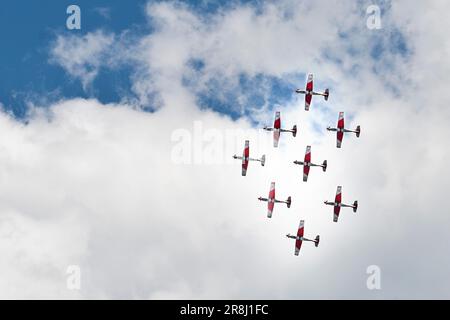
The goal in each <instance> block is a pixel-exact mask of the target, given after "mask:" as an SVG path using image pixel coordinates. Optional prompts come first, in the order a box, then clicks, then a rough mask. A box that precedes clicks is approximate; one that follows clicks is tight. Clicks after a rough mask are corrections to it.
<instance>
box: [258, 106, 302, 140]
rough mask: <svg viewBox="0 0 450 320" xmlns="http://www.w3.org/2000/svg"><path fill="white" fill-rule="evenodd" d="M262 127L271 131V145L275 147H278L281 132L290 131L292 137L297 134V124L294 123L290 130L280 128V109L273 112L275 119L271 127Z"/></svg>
mask: <svg viewBox="0 0 450 320" xmlns="http://www.w3.org/2000/svg"><path fill="white" fill-rule="evenodd" d="M263 129H264V130H267V131H273V146H274V147H275V148H276V147H278V140H279V139H280V133H281V132H292V135H293V136H294V138H295V136H296V135H297V126H296V125H294V126H293V127H292V129H291V130H288V129H282V128H281V118H280V111H276V112H275V121H274V122H273V128H269V127H267V126H265V127H264V128H263Z"/></svg>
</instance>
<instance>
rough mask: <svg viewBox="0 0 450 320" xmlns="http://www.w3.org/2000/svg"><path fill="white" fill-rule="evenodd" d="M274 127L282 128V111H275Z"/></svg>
mask: <svg viewBox="0 0 450 320" xmlns="http://www.w3.org/2000/svg"><path fill="white" fill-rule="evenodd" d="M273 128H274V129H281V117H280V111H277V112H275V121H274V122H273Z"/></svg>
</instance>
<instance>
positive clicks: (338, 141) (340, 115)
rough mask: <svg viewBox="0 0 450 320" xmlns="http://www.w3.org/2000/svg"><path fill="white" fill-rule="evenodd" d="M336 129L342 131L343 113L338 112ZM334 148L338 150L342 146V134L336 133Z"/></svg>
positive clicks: (340, 132)
mask: <svg viewBox="0 0 450 320" xmlns="http://www.w3.org/2000/svg"><path fill="white" fill-rule="evenodd" d="M337 127H338V129H344V112H339V119H338V123H337ZM336 135H337V140H336V147H338V148H340V147H341V145H342V139H343V138H344V132H342V131H340V130H338V131H337V134H336Z"/></svg>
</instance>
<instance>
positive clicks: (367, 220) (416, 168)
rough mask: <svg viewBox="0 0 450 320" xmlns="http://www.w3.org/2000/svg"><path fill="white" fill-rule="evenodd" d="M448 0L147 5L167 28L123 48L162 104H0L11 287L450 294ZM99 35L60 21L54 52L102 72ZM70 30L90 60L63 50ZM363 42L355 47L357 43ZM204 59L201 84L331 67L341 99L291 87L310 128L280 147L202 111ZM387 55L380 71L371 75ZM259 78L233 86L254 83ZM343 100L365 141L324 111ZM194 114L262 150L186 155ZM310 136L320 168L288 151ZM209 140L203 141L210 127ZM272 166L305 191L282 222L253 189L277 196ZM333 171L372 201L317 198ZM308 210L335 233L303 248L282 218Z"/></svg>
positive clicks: (0, 170)
mask: <svg viewBox="0 0 450 320" xmlns="http://www.w3.org/2000/svg"><path fill="white" fill-rule="evenodd" d="M434 5H436V6H441V7H439V8H437V10H436V11H435V12H434V14H432V13H429V14H427V15H425V16H423V8H421V5H420V4H419V5H417V6H415V7H414V6H411V5H409V2H408V5H407V4H406V3H403V2H402V3H399V4H395V5H392V7H391V8H389V10H388V13H387V14H386V15H385V16H384V18H383V19H386V20H385V21H384V22H383V29H382V30H380V31H370V30H367V29H364V28H365V25H366V24H365V17H364V12H365V10H364V9H365V8H363V7H362V8H361V7H358V6H357V5H354V4H351V5H350V4H348V3H342V2H335V3H334V4H333V3H332V4H330V2H328V1H327V2H320V1H317V2H314V3H311V4H308V5H303V4H301V3H300V4H298V3H293V2H289V1H286V2H282V3H280V4H278V3H277V5H275V4H266V5H265V6H264V7H263V8H262V10H261V12H259V13H258V14H257V12H256V10H255V9H254V8H252V7H250V6H240V5H237V6H235V7H234V8H232V9H229V10H225V11H221V10H219V11H218V13H216V14H214V15H209V16H206V17H202V16H200V15H198V14H196V13H195V12H193V11H192V10H190V9H188V8H187V7H186V6H184V5H182V4H172V3H158V4H151V5H149V6H148V7H147V13H148V15H149V16H150V21H151V23H154V25H155V26H156V30H155V32H154V33H152V34H150V35H148V36H144V37H143V38H142V39H140V41H139V42H138V44H136V45H134V46H131V47H130V48H129V52H126V53H124V55H123V56H121V58H120V59H123V57H126V59H131V60H132V61H133V63H135V65H136V73H135V75H134V77H133V85H134V89H135V91H136V93H138V95H139V96H140V97H141V101H145V98H146V97H147V95H148V94H149V93H156V94H157V95H158V97H159V99H160V103H161V108H159V109H158V110H157V111H156V112H154V113H142V112H139V111H136V110H134V109H133V108H131V107H130V106H129V105H126V104H122V105H102V104H100V103H98V102H97V101H94V100H81V99H77V100H69V101H63V102H60V103H58V104H55V105H52V106H49V114H50V116H48V114H47V113H44V112H40V111H39V110H40V109H37V110H36V112H35V113H32V117H31V119H30V122H29V124H28V125H23V124H20V123H18V122H17V121H15V120H13V119H11V118H10V117H8V116H7V115H5V114H0V128H2V129H1V130H4V134H1V135H0V177H1V178H2V179H0V181H2V183H1V184H0V194H1V201H0V212H2V215H1V219H2V221H3V222H2V223H1V224H0V225H1V227H0V236H1V237H2V239H3V241H2V252H4V255H5V257H6V258H5V259H2V262H1V264H0V268H1V270H2V272H0V283H1V284H2V285H1V286H0V288H2V289H0V295H1V296H2V297H63V298H78V297H83V298H255V299H258V298H448V290H447V286H448V284H449V277H448V274H447V270H448V268H449V265H450V260H449V259H448V257H446V256H445V252H446V244H447V243H448V241H449V237H448V235H447V234H448V232H447V229H448V227H447V226H448V223H449V222H450V221H449V218H448V214H447V211H448V210H445V205H444V206H443V203H442V199H445V193H446V191H447V190H448V188H447V186H448V181H450V180H449V178H450V177H449V171H448V170H447V168H446V159H447V158H448V157H449V153H448V148H446V145H447V141H446V138H447V136H448V134H449V129H448V128H447V123H448V120H449V119H448V118H449V112H448V108H446V105H447V102H448V100H449V99H448V93H446V92H445V85H444V84H446V83H448V81H447V80H446V77H445V74H446V72H445V70H447V69H448V67H449V66H448V63H446V62H445V61H446V59H445V58H446V55H445V52H446V51H445V50H441V51H438V50H432V49H434V48H435V47H436V46H441V47H443V48H448V47H449V45H450V43H449V41H448V40H447V39H445V38H443V35H442V34H441V29H440V28H439V27H438V26H437V25H438V24H436V23H432V21H442V20H440V19H438V18H439V17H440V14H442V13H444V12H447V10H446V9H448V8H447V7H448V4H446V3H444V2H436V3H435V4H434ZM330 8H332V10H331V9H330ZM306 13H308V14H306ZM405 16H406V17H407V18H405ZM442 24H445V22H442ZM393 30H395V32H398V30H399V32H402V33H403V34H404V35H405V38H406V41H407V43H408V46H410V49H411V52H410V53H409V56H408V57H403V56H402V55H399V54H398V53H395V50H394V51H392V50H390V48H391V46H395V43H394V44H392V43H390V42H389V41H388V40H387V39H388V38H389V35H390V34H391V33H392V32H394V31H393ZM339 32H344V33H347V34H348V35H347V38H345V39H343V38H342V37H340V36H339ZM376 32H378V34H377V33H376ZM99 35H100V36H99ZM96 36H99V37H100V38H102V37H103V36H104V35H102V33H96ZM104 37H105V39H106V40H105V41H104V42H97V41H94V40H91V41H89V40H87V39H94V34H91V35H86V36H85V37H84V38H80V39H78V38H69V40H70V41H69V42H67V41H68V40H67V39H65V38H58V39H59V40H57V42H56V43H57V45H56V46H55V48H59V49H58V50H57V51H55V50H56V49H55V50H54V51H53V53H54V54H55V53H56V54H55V59H57V60H56V61H59V63H60V64H61V65H62V66H63V67H64V68H65V69H66V70H67V71H68V72H69V73H70V74H72V75H73V76H74V77H76V78H77V77H80V78H81V79H82V81H83V82H85V83H90V82H91V81H92V80H93V78H94V77H95V74H96V73H92V72H90V71H89V70H90V69H85V65H86V64H87V65H91V66H93V69H94V70H97V71H96V72H98V68H100V67H101V66H102V58H101V57H102V54H103V52H104V50H105V48H108V47H109V44H110V41H112V40H107V39H114V37H115V36H114V35H110V36H104ZM430 39H439V40H440V41H439V43H437V42H435V41H434V40H430ZM373 41H380V42H381V43H382V45H383V46H384V47H385V49H386V50H385V51H384V53H383V54H382V55H381V57H380V58H379V59H380V60H379V61H374V59H373V58H371V55H370V48H371V43H372V42H373ZM93 42H95V43H98V44H99V45H98V46H97V45H95V46H93V47H94V49H89V50H87V51H86V49H85V47H83V46H84V45H85V44H86V43H87V44H89V43H90V44H92V43H93ZM68 43H71V44H73V45H74V47H73V48H72V45H70V48H71V50H69V51H71V52H74V53H73V54H74V55H75V54H76V56H77V58H76V59H75V62H72V61H71V60H70V59H71V58H70V57H69V56H67V55H66V54H64V52H66V50H64V49H63V48H66V46H68ZM80 46H81V47H80ZM88 47H90V46H88ZM83 48H84V49H83ZM354 49H355V50H358V51H359V52H357V53H356V54H355V53H353V54H352V50H354ZM430 51H431V52H433V54H431V55H430V54H428V55H427V54H426V53H427V52H430ZM61 52H62V53H63V54H62V55H61V54H60V53H61ZM324 52H327V53H328V54H329V56H330V55H331V57H333V58H335V59H338V60H339V61H341V62H340V63H335V62H333V59H330V58H325V57H324V56H323V54H324ZM193 58H200V59H202V60H204V61H205V69H204V71H202V74H201V75H200V76H199V78H198V81H199V87H198V88H197V89H198V90H200V89H199V88H201V87H202V86H203V85H204V84H205V83H207V82H208V81H209V79H212V78H214V77H217V76H218V75H223V76H224V77H225V78H226V79H227V80H226V81H224V84H227V81H229V82H233V81H234V79H235V77H236V76H237V75H238V74H239V73H246V74H249V75H252V74H257V73H261V74H264V75H271V76H283V77H284V76H286V77H294V78H295V79H292V81H294V80H295V81H298V79H296V73H297V72H309V71H313V72H315V74H316V76H317V80H318V86H322V85H328V84H330V83H331V84H332V88H333V89H332V93H331V97H330V100H329V101H328V102H327V103H324V102H322V101H321V100H320V99H315V100H314V105H313V106H312V108H311V111H309V112H307V113H306V112H305V111H304V110H303V102H302V100H301V99H297V98H296V97H293V99H292V100H291V101H290V102H289V103H288V104H287V105H284V106H280V108H281V111H282V119H283V122H284V123H285V124H286V126H289V127H290V126H292V125H293V124H294V123H296V124H297V125H298V126H299V135H298V137H297V138H295V139H294V138H292V137H290V136H288V135H283V136H282V138H281V146H280V148H279V149H278V150H275V149H273V148H272V147H271V138H270V135H269V134H265V133H260V134H261V136H257V135H256V132H258V129H252V128H251V125H250V123H249V122H248V121H247V120H246V119H240V120H238V121H232V120H230V119H229V118H228V117H226V116H223V115H220V114H217V113H214V112H212V111H208V110H200V108H199V107H198V106H197V103H196V98H197V97H196V93H197V92H196V90H197V89H196V90H194V91H192V90H191V89H190V88H187V87H186V86H184V85H183V82H182V79H183V76H185V75H186V74H189V70H188V69H189V68H188V66H187V63H188V61H189V60H190V59H193ZM58 59H59V60H58ZM91 59H92V61H91ZM122 61H123V60H122ZM375 66H378V67H380V68H385V69H384V70H383V69H382V70H383V71H384V72H383V73H381V74H376V73H374V72H373V70H374V69H373V68H374V67H375ZM80 70H81V71H80ZM352 70H353V71H352ZM355 70H356V71H355ZM302 80H303V79H302ZM436 82H437V83H436ZM390 83H394V84H395V85H396V86H397V88H396V89H398V90H399V95H398V96H396V95H395V94H394V92H393V91H391V90H390V88H389V84H390ZM429 83H432V84H433V85H431V86H426V89H425V90H417V91H415V89H416V88H421V87H422V88H423V85H424V84H429ZM230 87H232V85H230ZM217 89H218V91H220V90H221V88H217ZM244 94H245V93H242V94H241V93H239V94H238V96H239V98H241V99H242V101H245V96H244ZM338 111H345V112H346V115H347V124H348V125H349V126H350V127H354V126H355V125H357V124H360V125H361V127H362V134H361V137H360V138H359V139H356V138H355V137H354V136H346V137H345V138H344V139H345V140H344V144H343V149H342V150H338V149H336V148H335V137H334V135H333V134H328V133H323V134H322V133H319V132H317V131H316V129H315V126H318V127H320V128H323V129H324V128H325V127H326V126H327V125H333V124H335V121H336V117H337V113H338ZM272 117H273V115H272V114H271V113H269V114H267V115H266V118H264V117H261V119H263V120H264V119H267V121H271V119H272ZM352 118H354V120H352ZM49 119H50V120H49ZM195 121H200V122H201V124H202V125H203V127H204V129H205V130H207V129H215V130H218V131H219V132H225V130H235V131H239V130H242V129H244V130H245V129H246V130H249V131H246V132H244V135H243V136H242V137H239V138H238V139H236V141H235V143H232V145H231V146H230V145H225V146H224V145H222V144H221V143H220V141H216V142H215V143H214V142H213V143H212V146H217V147H218V148H219V149H221V148H227V151H226V152H225V156H226V157H231V155H232V154H228V153H229V151H228V150H234V151H233V153H234V152H236V153H237V152H240V151H241V148H242V141H243V140H244V137H246V136H248V135H251V136H252V142H251V148H252V154H253V155H260V154H262V153H266V154H267V165H266V167H264V168H261V167H259V166H258V165H257V164H255V163H252V164H251V165H250V169H249V173H248V176H247V177H245V178H243V177H241V176H240V175H239V173H240V166H239V163H238V162H235V163H233V162H231V164H228V163H224V164H222V165H201V164H200V165H177V164H175V163H173V161H172V151H173V147H174V145H175V143H174V142H173V141H171V137H172V134H173V132H174V131H175V130H177V129H179V128H185V129H188V130H189V131H190V132H193V128H192V127H193V124H194V122H195ZM193 142H194V144H197V143H199V141H198V140H194V141H193ZM258 142H259V143H258ZM308 144H310V145H312V148H313V159H314V160H323V159H327V160H328V163H329V169H328V171H327V173H325V174H324V173H322V172H321V171H320V170H314V169H313V170H312V172H311V175H310V181H308V183H307V184H305V183H303V182H301V169H300V168H299V167H296V166H294V165H293V164H292V161H293V160H295V159H300V158H301V157H302V156H303V153H304V149H305V146H306V145H308ZM202 146H203V147H202V150H203V151H204V152H205V149H206V147H207V146H211V145H209V144H208V143H206V142H203V144H202ZM194 148H195V147H194V146H193V149H194ZM227 159H229V158H227ZM271 181H276V182H277V194H278V195H280V197H282V198H284V197H287V196H288V195H291V196H292V198H293V205H292V208H291V209H289V210H288V209H286V208H285V207H283V206H281V205H280V206H277V207H276V208H275V213H274V216H273V218H272V219H271V220H268V219H267V218H266V217H265V206H264V204H263V203H259V202H258V201H257V197H258V196H260V195H263V196H264V195H266V194H267V192H268V188H269V184H270V182H271ZM338 184H339V185H342V186H343V192H344V200H345V201H352V200H355V199H358V200H359V203H360V208H359V210H358V213H357V214H356V215H354V214H353V213H351V211H347V210H343V212H342V215H341V217H340V222H339V223H338V224H334V223H332V209H331V208H330V207H325V206H324V205H323V204H322V201H323V200H326V199H328V200H331V199H333V197H334V192H335V189H336V186H337V185H338ZM444 202H445V201H444ZM300 218H304V219H305V220H306V233H307V235H308V236H311V237H312V236H315V235H316V234H320V235H321V238H322V241H321V244H320V247H319V248H317V249H316V248H314V247H313V246H308V244H305V246H304V248H303V249H302V253H301V256H300V257H295V256H293V243H292V242H291V241H289V240H287V239H285V238H284V234H286V233H288V232H290V233H293V232H295V229H296V227H297V225H298V220H300ZM37 244H39V245H37ZM72 264H79V265H80V266H81V268H82V279H83V280H82V290H81V291H80V292H72V291H68V290H66V289H65V270H66V267H67V266H68V265H72ZM369 265H378V266H380V268H381V272H382V274H381V286H382V290H381V291H369V290H368V289H367V288H366V279H367V276H368V275H367V274H366V268H367V267H368V266H369Z"/></svg>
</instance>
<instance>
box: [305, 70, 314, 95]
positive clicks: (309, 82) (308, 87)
mask: <svg viewBox="0 0 450 320" xmlns="http://www.w3.org/2000/svg"><path fill="white" fill-rule="evenodd" d="M306 91H313V75H312V73H310V74H308V80H306Z"/></svg>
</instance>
